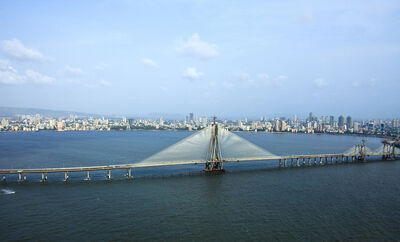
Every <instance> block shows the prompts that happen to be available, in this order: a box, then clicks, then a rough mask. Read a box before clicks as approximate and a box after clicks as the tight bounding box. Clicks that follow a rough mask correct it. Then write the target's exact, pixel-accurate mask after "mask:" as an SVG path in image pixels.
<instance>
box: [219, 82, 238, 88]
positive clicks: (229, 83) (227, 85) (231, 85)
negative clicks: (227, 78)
mask: <svg viewBox="0 0 400 242" xmlns="http://www.w3.org/2000/svg"><path fill="white" fill-rule="evenodd" d="M222 86H223V87H225V88H226V89H232V88H234V87H235V84H233V83H232V82H223V83H222Z"/></svg>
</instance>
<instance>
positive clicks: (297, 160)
mask: <svg viewBox="0 0 400 242" xmlns="http://www.w3.org/2000/svg"><path fill="white" fill-rule="evenodd" d="M296 163H297V167H300V163H299V158H296Z"/></svg>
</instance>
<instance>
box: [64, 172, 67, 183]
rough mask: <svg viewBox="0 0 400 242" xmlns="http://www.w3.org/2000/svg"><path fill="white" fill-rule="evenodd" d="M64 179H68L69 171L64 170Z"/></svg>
mask: <svg viewBox="0 0 400 242" xmlns="http://www.w3.org/2000/svg"><path fill="white" fill-rule="evenodd" d="M64 181H65V182H66V181H68V171H66V172H64Z"/></svg>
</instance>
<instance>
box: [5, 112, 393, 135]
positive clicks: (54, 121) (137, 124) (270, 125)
mask: <svg viewBox="0 0 400 242" xmlns="http://www.w3.org/2000/svg"><path fill="white" fill-rule="evenodd" d="M211 120H212V118H210V117H209V118H207V116H206V115H202V116H199V117H198V116H196V115H194V114H193V113H190V114H189V115H188V116H186V118H185V119H184V120H164V119H163V118H162V117H160V118H158V119H155V120H151V119H135V118H127V117H121V118H105V117H102V118H93V117H88V118H83V117H79V116H75V115H70V117H68V118H48V117H42V116H41V115H40V114H36V115H17V117H14V118H3V119H1V125H0V131H3V132H18V131H52V130H53V131H111V130H114V131H115V130H117V131H118V130H119V131H120V130H125V131H129V130H188V131H195V130H201V129H203V128H205V127H207V126H208V125H209V124H210V121H211ZM218 120H219V121H220V122H221V123H222V124H223V125H224V127H225V128H227V129H228V130H229V131H252V132H290V133H308V134H313V133H328V134H354V135H365V136H368V135H371V136H374V135H375V136H378V137H397V136H398V135H399V131H400V126H399V120H398V119H392V120H357V121H354V120H353V119H352V117H351V116H347V117H344V116H342V115H341V116H339V117H337V118H335V117H334V116H320V117H317V116H314V115H313V113H310V114H309V116H308V117H307V118H306V119H298V118H297V116H296V115H294V116H293V117H292V118H285V117H280V118H267V117H261V118H260V119H259V120H249V119H247V118H245V119H243V120H225V119H222V120H221V119H218Z"/></svg>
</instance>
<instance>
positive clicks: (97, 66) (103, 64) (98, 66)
mask: <svg viewBox="0 0 400 242" xmlns="http://www.w3.org/2000/svg"><path fill="white" fill-rule="evenodd" d="M107 67H108V65H107V64H106V63H103V62H101V63H99V64H98V65H95V66H94V67H93V69H95V70H103V69H105V68H107Z"/></svg>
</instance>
